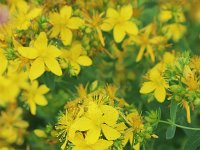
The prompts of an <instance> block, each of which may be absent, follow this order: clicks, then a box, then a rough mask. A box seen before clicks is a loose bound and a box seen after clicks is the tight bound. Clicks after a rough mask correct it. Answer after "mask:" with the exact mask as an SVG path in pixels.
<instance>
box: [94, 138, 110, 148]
mask: <svg viewBox="0 0 200 150" xmlns="http://www.w3.org/2000/svg"><path fill="white" fill-rule="evenodd" d="M112 144H113V141H107V140H102V139H100V140H98V141H97V143H96V144H94V145H93V146H92V147H93V149H94V150H106V149H109V147H110V146H111V145H112Z"/></svg>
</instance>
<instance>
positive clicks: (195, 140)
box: [184, 132, 200, 150]
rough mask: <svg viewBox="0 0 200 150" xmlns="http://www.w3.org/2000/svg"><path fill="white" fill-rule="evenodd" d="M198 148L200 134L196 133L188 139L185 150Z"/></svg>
mask: <svg viewBox="0 0 200 150" xmlns="http://www.w3.org/2000/svg"><path fill="white" fill-rule="evenodd" d="M198 147H200V132H196V133H194V134H193V135H192V136H190V137H189V138H188V140H187V142H186V144H185V147H184V150H196V149H197V148H198Z"/></svg>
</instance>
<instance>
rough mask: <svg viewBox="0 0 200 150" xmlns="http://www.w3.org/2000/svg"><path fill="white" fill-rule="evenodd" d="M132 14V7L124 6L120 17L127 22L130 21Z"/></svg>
mask: <svg viewBox="0 0 200 150" xmlns="http://www.w3.org/2000/svg"><path fill="white" fill-rule="evenodd" d="M132 14H133V9H132V6H131V5H127V6H123V7H122V8H121V10H120V16H121V17H122V18H123V19H125V20H129V19H130V18H131V16H132Z"/></svg>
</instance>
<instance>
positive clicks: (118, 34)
mask: <svg viewBox="0 0 200 150" xmlns="http://www.w3.org/2000/svg"><path fill="white" fill-rule="evenodd" d="M125 35H126V33H125V30H124V27H123V26H121V25H116V26H115V27H114V30H113V36H114V40H115V42H117V43H120V42H121V41H122V40H123V39H124V37H125Z"/></svg>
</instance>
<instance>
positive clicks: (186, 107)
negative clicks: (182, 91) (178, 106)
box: [183, 100, 191, 123]
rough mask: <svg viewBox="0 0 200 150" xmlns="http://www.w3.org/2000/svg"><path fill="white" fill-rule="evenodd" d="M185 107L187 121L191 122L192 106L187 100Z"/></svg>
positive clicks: (184, 103)
mask: <svg viewBox="0 0 200 150" xmlns="http://www.w3.org/2000/svg"><path fill="white" fill-rule="evenodd" d="M183 107H184V108H185V110H186V114H187V122H188V123H191V115H190V106H189V104H188V102H187V101H185V100H183Z"/></svg>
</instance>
